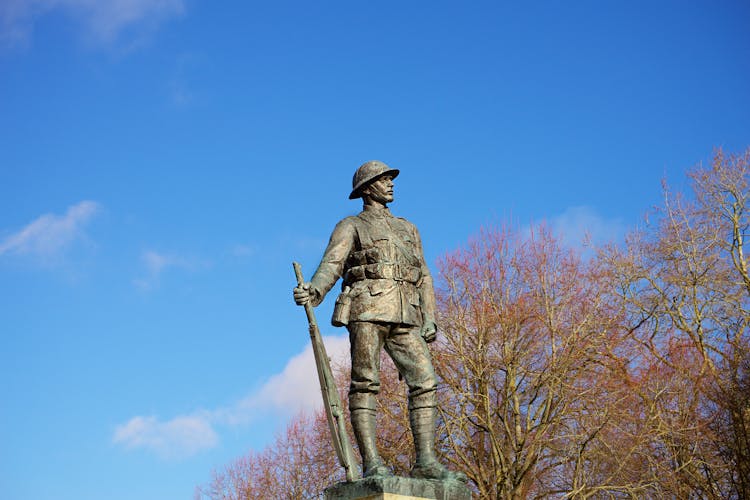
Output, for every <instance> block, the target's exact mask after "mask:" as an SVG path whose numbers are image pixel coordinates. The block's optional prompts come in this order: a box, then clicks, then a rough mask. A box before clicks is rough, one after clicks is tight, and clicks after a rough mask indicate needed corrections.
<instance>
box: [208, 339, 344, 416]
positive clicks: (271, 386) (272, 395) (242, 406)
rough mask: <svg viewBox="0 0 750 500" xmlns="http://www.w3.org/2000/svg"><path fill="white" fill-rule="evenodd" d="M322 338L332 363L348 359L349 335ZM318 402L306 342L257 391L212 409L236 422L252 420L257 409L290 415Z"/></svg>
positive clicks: (311, 357)
mask: <svg viewBox="0 0 750 500" xmlns="http://www.w3.org/2000/svg"><path fill="white" fill-rule="evenodd" d="M323 341H324V343H325V346H326V353H327V354H328V357H329V358H330V359H331V362H332V363H334V364H335V363H342V362H344V361H345V360H346V359H348V354H349V339H348V338H347V337H346V336H341V337H333V336H327V337H324V338H323ZM322 404H323V399H322V396H321V394H320V382H319V381H318V372H317V369H316V368H315V357H314V355H313V352H312V345H310V344H308V345H307V347H306V348H305V350H304V351H302V352H301V353H299V354H297V355H296V356H294V357H292V358H291V359H290V360H289V361H288V362H287V364H286V366H285V367H284V369H283V370H282V371H281V373H277V374H276V375H273V376H272V377H270V378H269V379H268V381H266V383H265V384H263V386H262V387H261V388H260V389H259V390H258V391H256V392H254V393H252V394H250V395H248V396H247V397H245V398H243V399H242V400H241V401H239V402H237V403H236V404H234V405H232V406H230V407H227V408H222V409H219V410H216V412H215V415H216V418H217V419H218V420H221V421H223V422H226V423H228V424H239V423H243V422H248V421H250V420H252V419H253V418H254V417H255V416H256V415H257V414H258V413H261V412H267V411H271V412H274V413H277V414H281V415H293V414H295V413H297V412H299V411H302V410H315V409H317V408H320V407H321V406H322Z"/></svg>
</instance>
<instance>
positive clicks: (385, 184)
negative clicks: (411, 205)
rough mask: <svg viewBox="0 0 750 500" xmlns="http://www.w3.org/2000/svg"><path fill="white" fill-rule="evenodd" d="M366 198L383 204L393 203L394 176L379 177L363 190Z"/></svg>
mask: <svg viewBox="0 0 750 500" xmlns="http://www.w3.org/2000/svg"><path fill="white" fill-rule="evenodd" d="M362 194H363V195H364V196H369V197H370V198H371V199H372V200H373V201H377V202H379V203H382V204H384V205H385V204H386V203H390V202H392V201H393V176H392V175H391V174H386V175H383V176H380V177H378V178H377V179H375V180H374V181H372V182H371V183H370V184H368V185H367V187H365V188H364V189H363V190H362Z"/></svg>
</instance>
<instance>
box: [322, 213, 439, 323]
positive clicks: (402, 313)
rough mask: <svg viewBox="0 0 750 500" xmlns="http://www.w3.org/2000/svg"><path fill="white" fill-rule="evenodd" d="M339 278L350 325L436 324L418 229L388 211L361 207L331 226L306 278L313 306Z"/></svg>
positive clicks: (432, 295) (427, 271)
mask: <svg viewBox="0 0 750 500" xmlns="http://www.w3.org/2000/svg"><path fill="white" fill-rule="evenodd" d="M339 278H343V284H342V289H345V288H346V287H347V286H348V287H350V292H349V296H350V297H351V312H350V316H349V321H350V322H353V321H378V322H387V323H400V324H404V325H413V326H420V325H422V324H423V322H425V321H432V322H434V321H435V291H434V288H433V284H432V277H431V275H430V272H429V270H428V269H427V265H426V264H425V261H424V255H423V252H422V242H421V240H420V238H419V233H418V232H417V228H416V227H415V226H414V225H413V224H412V223H410V222H408V221H407V220H406V219H402V218H400V217H394V216H393V215H391V213H390V211H389V210H388V209H387V208H381V207H372V206H366V207H365V210H363V211H362V212H361V213H360V214H359V215H356V216H353V217H347V218H346V219H344V220H342V221H341V222H339V223H338V224H337V225H336V228H335V229H334V230H333V234H332V235H331V239H330V241H329V243H328V247H327V248H326V251H325V253H324V254H323V258H322V260H321V262H320V266H318V270H317V271H316V272H315V275H314V276H313V278H312V280H311V282H310V283H311V288H312V294H313V297H312V303H313V305H318V304H319V303H320V302H322V301H323V298H324V297H325V295H326V294H327V293H328V291H329V290H330V289H331V288H332V287H333V285H335V284H336V282H337V281H338V280H339Z"/></svg>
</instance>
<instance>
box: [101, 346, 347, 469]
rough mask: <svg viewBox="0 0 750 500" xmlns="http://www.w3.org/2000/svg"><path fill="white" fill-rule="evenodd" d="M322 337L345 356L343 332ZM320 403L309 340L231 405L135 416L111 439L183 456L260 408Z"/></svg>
mask: <svg viewBox="0 0 750 500" xmlns="http://www.w3.org/2000/svg"><path fill="white" fill-rule="evenodd" d="M323 340H324V343H325V345H326V350H327V354H328V357H329V358H331V360H332V362H333V363H337V362H341V361H343V360H345V359H346V358H347V355H348V352H349V340H348V339H347V337H346V336H340V337H332V336H328V337H324V339H323ZM321 406H322V397H321V394H320V384H319V382H318V375H317V370H316V369H315V359H314V356H313V352H312V347H311V346H310V345H308V346H307V347H306V348H305V349H304V350H303V351H302V352H301V353H299V354H297V355H295V356H293V357H292V358H291V359H290V360H289V362H287V364H286V366H285V367H284V369H283V370H282V371H281V372H280V373H278V374H276V375H273V376H272V377H270V378H269V379H268V381H267V382H266V383H265V384H263V385H262V386H261V387H260V388H259V389H258V390H257V391H254V392H253V393H251V394H249V395H248V396H246V397H245V398H243V399H241V400H239V401H237V402H235V403H234V404H232V405H230V406H227V407H222V408H217V409H214V410H199V411H197V412H195V413H192V414H189V415H180V416H177V417H175V418H172V419H170V420H167V421H160V420H159V419H157V418H156V417H153V416H149V417H143V416H136V417H133V418H131V419H130V420H129V421H128V422H126V423H125V424H122V425H120V426H118V427H117V428H116V429H115V432H114V435H113V438H112V441H113V442H114V443H116V444H120V445H122V446H124V447H126V448H129V449H136V448H142V449H145V450H148V451H151V452H154V453H156V454H157V455H159V456H160V457H163V458H184V457H189V456H191V455H194V454H196V453H198V452H200V451H202V450H204V449H208V448H212V447H214V446H216V445H217V444H218V442H219V439H218V433H217V431H216V428H217V427H218V426H237V425H246V424H248V423H250V422H252V420H253V419H255V418H258V417H259V416H261V415H263V414H266V415H267V414H268V413H272V414H275V415H277V416H281V417H283V416H290V415H293V414H295V413H297V412H299V411H301V410H315V409H317V408H320V407H321Z"/></svg>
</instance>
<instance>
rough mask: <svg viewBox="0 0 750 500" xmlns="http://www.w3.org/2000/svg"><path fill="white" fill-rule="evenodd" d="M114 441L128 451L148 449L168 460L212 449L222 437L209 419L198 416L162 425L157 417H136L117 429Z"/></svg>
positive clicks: (177, 419)
mask: <svg viewBox="0 0 750 500" xmlns="http://www.w3.org/2000/svg"><path fill="white" fill-rule="evenodd" d="M112 441H113V442H114V443H116V444H121V445H123V446H125V447H126V448H128V449H134V448H145V449H148V450H151V451H153V452H154V453H156V454H157V455H158V456H160V457H162V458H167V459H178V458H184V457H189V456H192V455H194V454H196V453H198V452H200V451H202V450H205V449H208V448H212V447H214V446H216V444H217V443H218V442H219V437H218V435H217V434H216V431H214V429H213V427H211V423H210V422H209V419H208V418H207V417H206V415H202V414H195V415H185V416H180V417H177V418H173V419H172V420H170V421H168V422H160V421H159V420H158V419H157V418H156V417H153V416H150V417H133V418H131V419H130V420H129V421H128V422H127V423H125V424H122V425H120V426H118V427H117V428H116V429H115V432H114V436H113V437H112Z"/></svg>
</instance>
